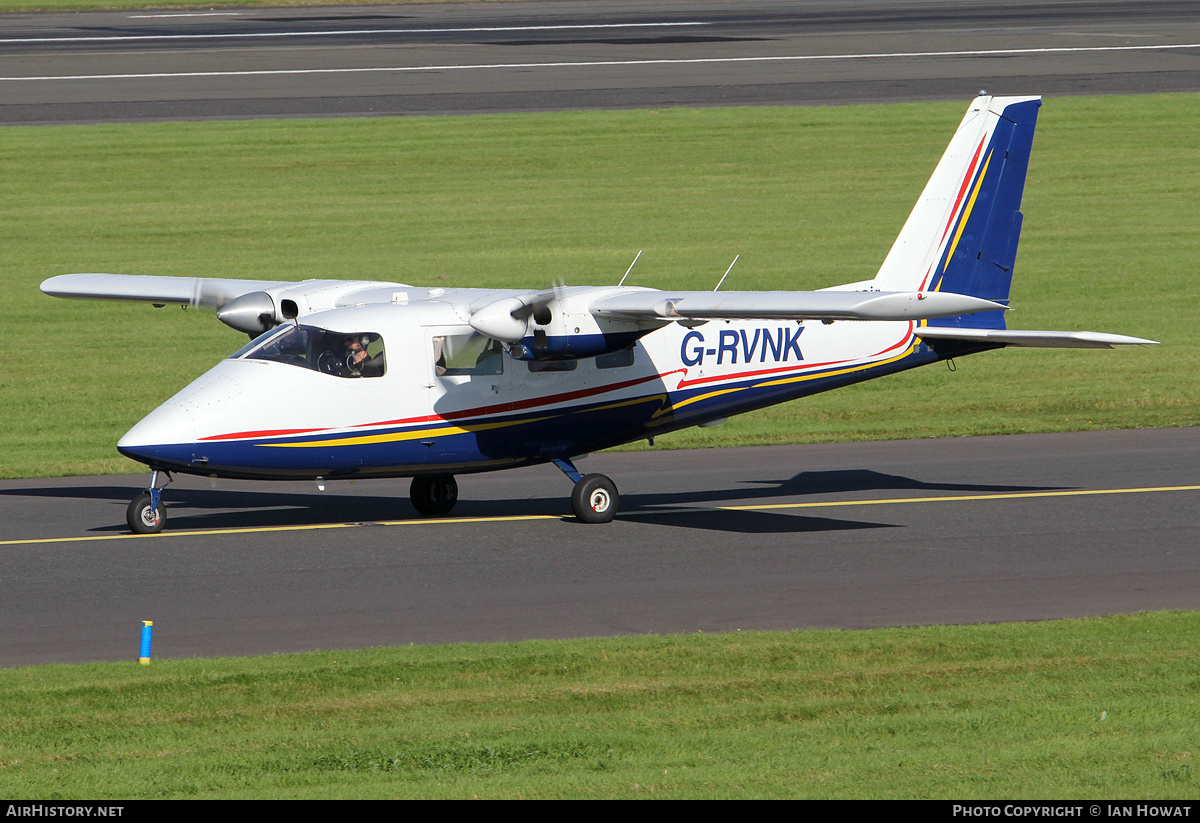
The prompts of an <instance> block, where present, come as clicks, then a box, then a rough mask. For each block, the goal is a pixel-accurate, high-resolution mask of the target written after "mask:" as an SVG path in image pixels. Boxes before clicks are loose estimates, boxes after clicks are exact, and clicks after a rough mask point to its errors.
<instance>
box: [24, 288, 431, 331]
mask: <svg viewBox="0 0 1200 823" xmlns="http://www.w3.org/2000/svg"><path fill="white" fill-rule="evenodd" d="M409 288H410V287H409V286H406V285H404V284H403V283H389V282H382V281H375V280H301V281H284V280H229V279H220V278H207V277H167V276H160V275H146V274H100V273H85V274H60V275H58V276H57V277H51V278H50V279H48V280H46V281H44V282H43V283H42V286H41V289H42V292H44V293H45V294H48V295H50V296H51V297H66V298H78V299H85V300H128V301H135V302H139V303H153V304H155V305H159V306H164V305H181V306H192V307H198V308H206V309H215V310H216V312H217V317H218V318H219V319H220V320H221V322H222V323H225V324H226V325H227V326H231V327H232V328H235V329H237V330H238V331H244V332H246V333H247V334H250V335H257V334H260V333H261V332H264V331H266V330H267V329H270V328H272V327H274V326H276V325H278V324H280V323H282V322H284V321H285V320H290V319H292V318H294V317H298V316H301V315H304V314H311V313H312V312H314V311H324V310H327V309H334V308H340V307H343V306H349V305H355V304H356V303H367V302H385V301H388V300H391V299H392V295H393V294H394V292H395V290H407V289H409Z"/></svg>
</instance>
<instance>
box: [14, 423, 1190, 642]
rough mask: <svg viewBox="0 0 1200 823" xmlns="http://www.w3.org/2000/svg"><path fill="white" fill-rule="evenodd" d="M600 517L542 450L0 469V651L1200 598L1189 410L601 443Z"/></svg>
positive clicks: (913, 618)
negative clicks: (39, 472)
mask: <svg viewBox="0 0 1200 823" xmlns="http://www.w3.org/2000/svg"><path fill="white" fill-rule="evenodd" d="M582 465H583V468H584V470H585V471H600V472H604V473H606V474H609V475H610V476H612V477H613V478H614V480H615V481H616V482H617V484H618V486H619V487H620V489H621V492H622V514H621V515H620V516H619V518H618V519H617V521H616V522H614V523H611V524H607V525H601V526H589V525H584V524H581V523H578V522H576V521H575V520H574V519H573V518H572V517H571V515H570V504H569V502H568V500H567V496H568V494H569V490H570V484H569V483H568V481H567V480H566V479H565V478H564V477H563V476H562V475H561V474H560V473H559V472H558V470H557V469H554V468H552V467H534V468H529V469H521V470H516V471H511V472H501V473H497V474H488V475H474V476H464V477H462V478H460V485H461V492H462V498H461V501H460V503H459V506H458V508H457V509H456V510H455V512H454V515H453V516H452V517H450V518H447V519H444V520H434V521H431V520H422V519H420V518H418V517H417V516H416V514H415V513H414V512H413V511H412V509H411V508H410V507H409V504H408V501H407V499H406V487H407V485H406V483H405V482H404V481H360V482H357V483H353V484H351V483H347V482H342V483H329V484H327V486H326V489H325V490H324V491H320V490H318V489H317V488H316V485H315V484H313V483H248V482H247V483H238V482H233V481H222V482H221V483H219V485H218V486H217V488H215V489H214V488H211V487H210V484H209V482H208V481H207V480H205V479H203V478H180V479H179V480H178V481H177V482H176V483H175V484H173V485H172V486H170V487H168V490H167V493H166V499H167V500H168V507H169V508H168V512H169V521H168V527H167V531H166V532H164V533H163V534H161V535H151V536H132V535H129V534H128V533H127V530H126V527H125V524H124V512H125V505H126V503H127V501H128V500H129V499H130V498H131V497H132V496H133V494H134V493H135V492H136V491H137V490H138V488H139V486H141V485H144V482H145V478H144V477H143V476H131V477H98V478H62V479H53V480H8V481H0V523H2V524H3V525H4V532H5V533H4V539H3V540H2V541H0V580H3V581H4V582H3V589H4V596H3V597H2V598H0V626H2V627H3V642H0V665H3V666H12V665H22V664H35V663H47V662H54V661H64V662H65V661H81V660H120V659H132V658H133V657H135V656H136V655H137V651H138V645H137V644H138V634H139V630H140V626H141V623H140V621H142V620H153V621H154V626H155V653H156V654H157V655H161V656H170V657H182V656H193V655H203V656H210V655H243V654H254V653H266V652H275V651H301V650H310V649H318V648H354V647H363V646H376V645H403V644H408V643H445V642H457V641H508V640H520V639H527V638H552V637H578V636H596V635H614V634H638V633H661V632H695V631H704V632H716V631H737V630H748V629H797V628H812V627H844V628H858V627H871V626H893V625H916V624H937V623H973V622H991V621H1005V620H1030V619H1044V618H1057V617H1071V616H1087V615H1102V614H1113V613H1128V612H1136V611H1142V610H1157V609H1195V608H1200V518H1198V517H1197V516H1196V511H1197V506H1198V504H1200V471H1198V469H1197V467H1198V466H1200V428H1174V429H1150V430H1140V431H1119V432H1086V433H1072V434H1045V435H1016V436H1007V437H979V438H954V439H938V440H914V441H901V442H883V443H844V444H821V445H806V446H787V447H760V448H737V449H722V450H696V451H653V452H636V453H628V452H627V453H603V454H597V455H593V456H592V457H591V458H588V459H587V460H585V461H584V462H583V464H582Z"/></svg>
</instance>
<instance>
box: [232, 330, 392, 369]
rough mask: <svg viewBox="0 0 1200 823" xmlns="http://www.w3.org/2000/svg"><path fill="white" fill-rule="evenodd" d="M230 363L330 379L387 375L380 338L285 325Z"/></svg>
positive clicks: (259, 339)
mask: <svg viewBox="0 0 1200 823" xmlns="http://www.w3.org/2000/svg"><path fill="white" fill-rule="evenodd" d="M232 357H233V359H234V360H237V359H241V358H245V359H246V360H270V361H273V362H275V363H287V364H288V365H291V366H300V367H301V368H304V369H311V370H313V371H319V372H324V373H325V374H330V375H333V376H334V377H347V378H354V377H380V376H382V375H383V373H384V372H385V371H387V358H386V356H385V355H384V350H383V338H382V337H381V336H380V335H378V334H375V333H374V332H354V333H350V334H347V333H345V332H335V331H330V330H328V329H321V328H317V327H316V326H299V325H296V324H288V325H286V326H281V327H280V328H279V329H274V330H272V331H270V332H267V333H266V334H264V335H262V336H260V337H258V338H257V339H256V340H254V341H253V342H252V343H250V344H249V345H247V346H244V347H242V348H241V349H239V350H238V351H237V352H235V353H234V354H233V356H232Z"/></svg>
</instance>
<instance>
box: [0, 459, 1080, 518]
mask: <svg viewBox="0 0 1200 823" xmlns="http://www.w3.org/2000/svg"><path fill="white" fill-rule="evenodd" d="M468 482H469V481H468ZM464 485H466V486H467V487H466V488H465V489H464V497H463V499H461V500H460V501H459V504H458V506H457V507H456V508H455V511H454V514H453V515H452V517H512V516H552V517H553V516H559V517H562V518H563V519H564V520H573V519H574V518H573V517H572V516H571V515H570V503H569V501H568V499H567V493H566V492H567V491H568V488H569V487H567V486H566V485H565V484H563V485H564V489H563V492H564V493H563V494H554V495H546V496H539V497H524V498H521V497H518V498H514V499H471V498H470V488H469V485H468V484H464ZM726 485H728V484H726ZM1057 488H1061V487H1041V486H1028V485H1022V486H1011V485H996V484H977V483H947V482H934V483H931V482H925V481H921V480H915V479H912V478H909V477H904V476H901V475H891V474H885V473H882V472H876V471H871V470H869V469H849V470H839V471H818V472H801V473H799V474H796V475H793V476H792V477H790V478H787V479H784V480H744V481H741V482H740V483H739V484H738V486H737V487H736V488H713V489H702V490H694V491H678V492H675V491H672V492H656V493H649V494H646V493H632V494H626V495H622V498H621V509H622V514H621V515H618V517H619V518H620V517H623V516H624V517H628V518H629V519H631V520H636V521H638V522H645V523H653V524H657V525H664V526H674V527H683V528H694V529H695V528H698V529H708V530H714V531H730V532H737V533H776V532H811V531H833V530H843V529H868V528H890V527H893V526H892V524H886V523H873V522H864V521H854V520H840V519H830V518H824V517H812V516H808V515H799V514H795V513H788V514H784V513H781V512H763V511H746V510H740V511H730V510H727V509H720V508H707V507H709V506H753V505H754V504H756V503H763V504H766V503H767V502H772V503H778V502H781V501H783V500H785V499H786V498H796V497H801V498H803V497H808V496H812V495H827V494H844V493H869V492H878V491H901V492H903V491H918V492H938V491H941V492H967V493H973V494H1003V493H1012V492H1026V491H1046V490H1053V489H1057ZM395 489H396V494H395V495H394V496H393V495H380V494H379V493H378V492H377V491H372V492H368V493H365V494H358V493H356V492H355V490H354V487H353V486H349V485H347V484H345V483H338V482H333V481H331V482H330V490H329V491H325V492H308V491H303V492H302V491H296V492H286V491H285V492H281V491H278V490H274V489H272V490H263V491H256V490H253V489H245V490H243V489H222V488H217V489H204V488H199V489H197V488H181V487H178V486H172V487H170V488H169V489H168V491H167V493H166V501H167V516H168V523H167V529H168V530H188V529H218V528H224V529H229V528H254V527H262V528H270V527H273V526H274V527H278V526H306V525H320V524H328V523H363V522H379V521H395V520H410V519H412V520H415V519H417V514H416V512H415V511H414V510H413V509H412V506H411V504H409V502H408V500H407V483H406V482H405V481H400V480H398V481H396V485H395ZM335 490H336V491H335ZM136 492H137V488H136V487H135V486H127V485H121V486H114V485H101V486H89V485H62V486H46V487H42V488H8V489H0V496H9V495H14V496H24V497H49V498H62V499H76V500H95V501H108V502H110V503H112V504H113V505H114V506H119V514H118V513H116V512H114V515H115V516H114V515H106V517H105V519H106V520H107V521H108V522H107V523H105V524H103V525H100V524H96V525H95V526H93V527H91V528H89V529H88V530H89V531H92V532H122V531H125V530H126V529H127V527H126V525H125V523H124V508H125V505H126V504H127V503H128V501H129V500H130V499H131V498H132V497H133V495H134V494H135V493H136ZM835 499H843V498H835ZM106 511H107V509H106Z"/></svg>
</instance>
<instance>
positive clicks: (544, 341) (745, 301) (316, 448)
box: [42, 96, 1154, 533]
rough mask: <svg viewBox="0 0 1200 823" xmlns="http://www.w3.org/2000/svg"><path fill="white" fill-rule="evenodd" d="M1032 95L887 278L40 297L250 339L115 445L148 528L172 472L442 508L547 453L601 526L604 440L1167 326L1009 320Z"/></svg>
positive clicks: (293, 287)
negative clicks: (1022, 324) (201, 310)
mask: <svg viewBox="0 0 1200 823" xmlns="http://www.w3.org/2000/svg"><path fill="white" fill-rule="evenodd" d="M1040 105H1041V100H1040V98H1038V97H990V96H981V97H979V98H977V99H976V100H975V101H974V102H972V103H971V105H970V108H969V109H968V111H967V114H966V116H965V117H964V118H963V121H962V124H961V125H959V127H958V131H957V132H955V134H954V138H953V140H951V142H950V145H949V147H948V148H947V149H946V153H945V155H944V156H943V157H942V159H941V161H940V162H939V163H938V166H937V168H936V169H935V170H934V173H933V177H931V178H930V180H929V183H928V184H927V185H926V187H925V191H924V192H923V193H922V194H921V198H920V200H919V201H918V202H917V205H916V207H915V208H914V209H913V211H912V214H911V215H909V218H908V221H907V222H906V223H905V224H904V228H903V229H902V230H901V232H900V236H899V237H898V238H897V239H896V242H895V244H894V245H893V246H892V249H891V251H890V252H889V253H888V256H887V258H886V259H885V260H884V261H883V266H882V267H881V268H880V269H879V273H878V274H877V275H876V276H875V279H874V280H868V281H864V282H861V283H851V284H849V285H845V286H837V287H835V288H830V289H823V290H821V291H777V292H735V291H711V292H707V291H706V292H693V291H659V290H656V289H648V288H633V287H628V286H624V285H617V286H601V287H579V286H574V287H567V286H560V287H557V288H555V289H552V290H548V291H543V292H536V291H501V290H490V289H438V288H434V289H429V288H416V287H413V286H407V285H404V284H400V283H382V282H364V281H339V280H305V281H303V282H299V283H286V282H278V281H265V280H264V281H259V280H218V279H206V278H177V277H154V276H137V275H121V274H66V275H62V276H59V277H52V278H50V279H49V280H47V281H45V282H44V283H43V284H42V291H43V292H45V293H46V294H49V295H53V296H55V297H75V298H92V299H108V300H137V301H144V302H149V303H156V304H176V303H177V304H183V305H192V306H207V307H211V308H215V309H216V310H217V317H218V318H220V319H221V320H222V321H223V322H225V323H226V324H228V325H230V326H232V327H233V328H235V329H239V330H241V331H243V332H247V333H248V334H250V335H251V336H252V337H253V340H252V341H251V342H250V343H248V344H247V345H245V346H243V347H242V348H241V349H239V350H238V351H236V352H234V353H233V354H232V355H230V356H229V358H228V359H226V360H223V361H222V362H221V363H219V364H218V365H216V366H215V367H213V368H212V369H211V370H210V371H209V372H208V373H206V374H204V375H203V376H202V377H200V378H199V379H197V380H196V381H195V382H193V383H192V384H191V385H190V386H188V387H187V388H185V389H184V390H183V391H181V392H179V393H178V394H177V395H175V396H174V397H172V398H171V399H170V400H168V401H167V402H166V403H164V404H163V405H162V406H160V407H159V408H158V409H156V410H155V411H153V412H152V413H151V414H150V415H149V416H147V417H146V418H145V419H144V420H142V421H141V422H140V423H138V424H137V425H136V426H134V427H133V428H132V429H130V431H129V432H128V433H127V434H126V435H125V436H124V437H123V438H121V440H120V442H119V443H118V444H117V450H118V451H120V452H121V454H124V455H126V456H127V457H131V458H133V459H134V460H138V461H140V462H142V463H145V464H146V465H148V466H149V467H150V469H151V479H150V484H149V487H148V488H147V489H146V490H145V491H144V492H142V493H140V494H138V495H137V497H135V498H134V499H133V501H132V502H131V503H130V506H129V510H128V521H129V526H130V528H131V529H132V530H133V531H135V532H142V533H146V532H157V531H159V530H161V529H162V527H163V523H164V522H165V519H166V514H165V512H164V510H163V509H164V505H163V502H162V498H161V492H162V488H163V487H164V486H165V485H166V483H169V482H170V479H171V473H172V472H184V473H188V474H198V475H209V476H213V477H234V478H249V479H264V480H280V479H314V478H315V479H321V478H324V479H339V478H355V477H411V478H412V487H411V499H412V503H413V506H414V507H415V508H416V509H417V511H418V512H420V513H421V514H424V515H444V514H446V513H448V512H449V511H450V510H451V508H453V506H454V504H455V502H456V500H457V498H458V485H457V483H456V482H455V479H454V476H455V475H456V474H464V473H469V472H484V471H494V470H497V469H508V468H513V467H515V466H526V465H530V464H534V463H544V462H552V463H554V464H555V465H557V466H558V467H559V468H560V469H561V470H562V471H563V472H564V473H565V474H566V475H567V476H568V477H569V478H571V480H572V481H573V482H574V483H575V487H574V492H573V494H572V496H571V506H572V509H573V510H574V513H575V515H576V516H577V517H578V518H579V519H580V520H582V521H585V522H589V523H601V522H607V521H610V520H612V518H613V516H614V515H615V514H616V511H617V504H618V498H617V489H616V486H615V485H614V484H613V482H612V481H611V480H610V479H609V478H607V477H605V476H604V475H601V474H588V475H581V474H580V472H579V471H578V470H577V469H576V468H575V464H574V463H573V462H572V461H573V459H575V458H577V457H579V456H580V455H584V454H586V453H588V452H592V451H596V450H598V449H604V448H607V447H609V446H615V445H617V444H619V443H627V442H630V441H633V440H640V439H648V438H649V439H652V438H653V437H654V436H656V435H659V434H662V433H664V432H670V431H674V430H676V429H682V428H686V427H688V426H705V425H713V424H716V423H719V422H722V421H723V420H724V419H725V418H727V417H729V416H730V415H734V414H740V413H742V412H745V411H750V410H751V409H757V408H761V407H763V406H769V405H772V404H774V403H782V402H785V401H787V400H793V399H795V398H798V397H804V396H805V395H809V394H815V393H816V392H822V391H827V390H829V389H836V388H839V387H841V386H847V385H849V384H851V383H858V382H860V381H862V380H870V379H871V378H874V377H882V376H883V375H885V374H892V373H894V372H898V371H902V370H904V369H911V368H913V367H915V366H923V365H926V364H928V363H933V362H936V361H938V360H945V359H948V358H951V357H962V356H963V355H966V354H973V353H975V352H981V351H987V350H988V349H996V348H1001V347H1004V346H1050V347H1084V348H1089V347H1094V348H1107V347H1110V346H1112V345H1116V344H1135V343H1153V342H1154V341H1151V340H1142V339H1139V338H1135V337H1126V336H1123V335H1115V334H1101V333H1094V332H1062V331H1009V330H1007V329H1006V328H1005V320H1004V311H1005V309H1006V308H1007V304H1008V295H1009V286H1010V284H1011V282H1012V269H1013V262H1014V260H1015V258H1016V252H1017V239H1018V236H1019V234H1020V229H1021V212H1020V205H1021V192H1022V190H1023V188H1024V185H1025V171H1026V168H1027V166H1028V163H1029V152H1030V146H1031V144H1032V141H1033V131H1034V124H1035V122H1036V119H1037V112H1038V107H1039V106H1040ZM623 282H624V280H622V283H623ZM718 287H719V286H718ZM164 475H165V478H166V480H165V481H161V480H160V478H162V477H163V476H164Z"/></svg>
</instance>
